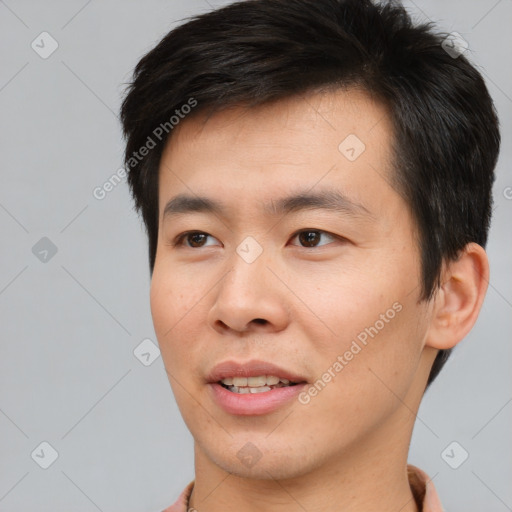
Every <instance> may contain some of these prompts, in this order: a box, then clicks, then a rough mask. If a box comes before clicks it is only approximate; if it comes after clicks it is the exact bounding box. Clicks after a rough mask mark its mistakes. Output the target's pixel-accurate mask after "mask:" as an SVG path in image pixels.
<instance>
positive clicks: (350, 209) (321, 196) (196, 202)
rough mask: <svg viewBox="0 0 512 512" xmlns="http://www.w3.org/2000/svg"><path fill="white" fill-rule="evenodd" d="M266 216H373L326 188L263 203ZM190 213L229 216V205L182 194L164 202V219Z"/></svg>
mask: <svg viewBox="0 0 512 512" xmlns="http://www.w3.org/2000/svg"><path fill="white" fill-rule="evenodd" d="M263 209H264V212H265V213H266V214H267V215H287V214H290V213H294V212H298V211H302V210H328V211H334V212H337V213H342V214H344V215H349V216H351V217H371V218H374V215H373V214H372V213H371V212H370V210H368V209H367V208H366V207H365V206H363V205H362V204H360V203H357V202H355V201H352V200H351V199H349V198H348V197H347V196H346V195H344V194H342V193H341V192H338V191H334V190H323V191H320V192H316V193H311V192H308V191H304V192H299V193H296V194H294V195H291V196H287V197H283V198H280V199H277V200H275V201H274V200H272V201H270V203H266V204H264V205H263ZM189 213H210V214H214V215H217V216H220V217H227V208H226V206H224V205H223V204H222V203H221V202H219V201H216V200H214V199H211V198H209V197H205V196H191V195H187V194H179V195H177V196H175V197H173V198H172V199H170V200H169V201H168V202H167V204H166V205H165V208H164V211H163V219H164V220H165V219H169V218H171V217H177V216H180V215H184V214H189Z"/></svg>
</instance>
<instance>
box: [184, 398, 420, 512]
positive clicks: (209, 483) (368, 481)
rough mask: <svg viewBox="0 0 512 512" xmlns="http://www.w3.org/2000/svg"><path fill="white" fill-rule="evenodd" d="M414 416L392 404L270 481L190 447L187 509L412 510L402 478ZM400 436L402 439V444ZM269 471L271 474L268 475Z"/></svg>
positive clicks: (285, 511)
mask: <svg viewBox="0 0 512 512" xmlns="http://www.w3.org/2000/svg"><path fill="white" fill-rule="evenodd" d="M413 420H414V415H412V414H411V412H410V410H408V409H407V408H405V407H398V409H397V411H396V414H395V415H394V416H393V417H391V418H389V421H388V422H387V424H385V425H381V426H380V427H379V429H378V430H377V431H373V432H370V433H368V434H367V435H366V436H365V438H364V439H358V442H357V445H353V446H350V447H347V448H346V449H344V450H343V452H342V453H332V454H331V456H330V458H328V459H327V460H322V461H319V462H316V463H315V461H312V462H311V464H309V468H308V469H307V470H306V471H303V472H301V473H300V474H299V473H297V474H295V475H294V476H293V477H291V478H286V479H276V478H274V477H273V476H272V473H273V470H272V468H268V471H267V474H268V478H267V479H254V478H247V477H240V476H237V475H235V473H233V472H231V473H230V472H229V471H226V470H224V469H222V468H221V467H220V465H218V464H215V462H214V461H212V460H211V459H210V458H209V457H208V456H207V455H206V454H205V452H204V451H203V450H202V449H201V447H200V446H198V445H197V443H196V444H195V446H194V455H195V474H196V478H195V484H194V489H193V491H192V495H191V497H190V500H189V507H193V508H194V509H197V510H198V511H201V512H221V511H222V512H224V511H225V510H240V511H243V512H260V511H261V510H265V511H268V512H291V511H303V510H307V511H308V512H320V511H322V512H339V511H343V512H370V511H377V510H378V511H379V512H387V511H389V512H392V511H393V512H396V511H397V510H400V512H418V507H417V505H416V502H415V500H414V497H413V494H412V492H411V489H410V486H409V482H408V478H407V452H408V448H409V442H408V441H409V440H410V437H411V435H412V426H413ZM404 440H405V442H404ZM274 474H275V473H274Z"/></svg>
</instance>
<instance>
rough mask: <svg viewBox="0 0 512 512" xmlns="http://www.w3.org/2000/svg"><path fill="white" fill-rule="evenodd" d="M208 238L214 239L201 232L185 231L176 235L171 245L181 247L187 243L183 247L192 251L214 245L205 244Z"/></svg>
mask: <svg viewBox="0 0 512 512" xmlns="http://www.w3.org/2000/svg"><path fill="white" fill-rule="evenodd" d="M208 237H210V238H212V239H214V237H213V236H211V235H209V234H208V233H204V232H203V231H187V232H186V233H182V234H181V235H178V236H177V237H176V240H175V241H174V243H173V245H174V247H176V246H180V245H183V242H184V241H185V242H188V243H186V244H185V247H190V248H193V249H194V248H198V247H208V246H210V245H215V244H208V243H206V241H207V239H208ZM214 240H215V239H214Z"/></svg>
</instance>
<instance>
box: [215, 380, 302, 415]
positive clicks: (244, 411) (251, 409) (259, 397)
mask: <svg viewBox="0 0 512 512" xmlns="http://www.w3.org/2000/svg"><path fill="white" fill-rule="evenodd" d="M306 384H307V383H306V382H303V383H301V384H296V385H295V386H285V387H282V388H274V389H271V390H270V391H264V392H263V393H244V394H240V393H233V392H232V391H229V390H227V389H226V388H225V387H223V386H221V385H220V384H219V383H217V382H213V383H210V384H208V387H209V389H210V390H211V393H212V395H213V400H214V401H215V402H216V403H217V404H218V405H220V407H222V408H223V409H224V410H225V411H226V412H227V413H229V414H239V415H252V414H268V413H270V412H273V411H275V410H277V409H279V407H281V406H283V405H284V404H286V403H288V402H291V401H292V400H293V399H294V398H296V397H297V395H298V394H299V393H300V392H301V391H302V389H304V387H305V386H306Z"/></svg>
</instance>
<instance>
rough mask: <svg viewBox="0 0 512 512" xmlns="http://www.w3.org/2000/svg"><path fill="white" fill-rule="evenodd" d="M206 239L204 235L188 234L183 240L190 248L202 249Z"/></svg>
mask: <svg viewBox="0 0 512 512" xmlns="http://www.w3.org/2000/svg"><path fill="white" fill-rule="evenodd" d="M207 237H208V235H207V234H206V233H190V234H188V235H187V236H186V237H185V239H186V240H187V241H188V242H189V243H190V247H202V246H203V245H204V242H205V241H206V238H207Z"/></svg>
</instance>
